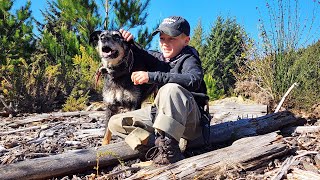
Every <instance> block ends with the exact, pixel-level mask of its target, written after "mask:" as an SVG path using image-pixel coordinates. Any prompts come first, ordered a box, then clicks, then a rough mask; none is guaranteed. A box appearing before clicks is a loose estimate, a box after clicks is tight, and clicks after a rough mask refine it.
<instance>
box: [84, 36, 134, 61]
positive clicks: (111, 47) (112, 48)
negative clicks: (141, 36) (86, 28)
mask: <svg viewBox="0 0 320 180" xmlns="http://www.w3.org/2000/svg"><path fill="white" fill-rule="evenodd" d="M90 43H92V44H94V45H95V46H96V48H97V50H98V53H99V55H100V57H101V61H102V64H103V66H104V67H110V66H116V65H117V64H119V63H121V62H122V60H123V59H124V57H125V56H126V55H127V52H128V48H129V47H128V42H126V41H125V40H124V39H123V37H122V35H121V33H120V32H119V31H107V30H106V31H95V32H93V33H92V34H91V35H90Z"/></svg>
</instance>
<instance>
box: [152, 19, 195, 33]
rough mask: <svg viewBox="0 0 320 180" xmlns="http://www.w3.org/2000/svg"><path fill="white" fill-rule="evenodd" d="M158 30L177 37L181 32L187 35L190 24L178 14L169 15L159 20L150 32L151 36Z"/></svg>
mask: <svg viewBox="0 0 320 180" xmlns="http://www.w3.org/2000/svg"><path fill="white" fill-rule="evenodd" d="M158 32H163V33H165V34H167V35H169V36H172V37H177V36H179V35H180V34H182V33H184V34H185V35H187V36H189V35H190V24H189V23H188V21H187V20H185V19H184V18H182V17H180V16H170V17H168V18H165V19H164V20H163V21H162V22H161V24H160V25H159V27H158V28H157V29H156V30H155V31H154V32H153V33H152V36H154V35H156V34H157V33H158Z"/></svg>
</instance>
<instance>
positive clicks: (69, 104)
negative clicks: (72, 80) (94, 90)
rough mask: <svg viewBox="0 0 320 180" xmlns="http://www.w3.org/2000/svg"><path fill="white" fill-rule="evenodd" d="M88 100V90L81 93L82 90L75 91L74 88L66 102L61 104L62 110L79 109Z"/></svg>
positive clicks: (84, 106)
mask: <svg viewBox="0 0 320 180" xmlns="http://www.w3.org/2000/svg"><path fill="white" fill-rule="evenodd" d="M88 102H89V91H88V92H87V93H85V94H84V93H83V91H76V89H74V90H73V91H72V93H71V94H70V96H69V97H68V99H67V101H66V103H65V104H64V105H63V108H62V110H63V111H81V110H84V109H85V108H86V107H87V103H88Z"/></svg>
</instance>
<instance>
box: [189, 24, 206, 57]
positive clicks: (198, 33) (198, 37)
mask: <svg viewBox="0 0 320 180" xmlns="http://www.w3.org/2000/svg"><path fill="white" fill-rule="evenodd" d="M204 40H205V37H204V33H203V27H202V24H201V20H199V21H198V24H197V26H196V27H195V29H194V31H193V36H192V37H191V39H190V42H189V45H190V46H192V47H194V48H195V49H196V50H197V51H198V52H199V56H200V59H202V58H203V57H204Z"/></svg>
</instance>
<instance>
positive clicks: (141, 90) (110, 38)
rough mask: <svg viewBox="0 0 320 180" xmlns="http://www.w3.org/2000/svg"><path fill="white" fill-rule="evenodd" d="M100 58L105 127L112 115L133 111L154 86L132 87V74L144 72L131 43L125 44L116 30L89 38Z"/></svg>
mask: <svg viewBox="0 0 320 180" xmlns="http://www.w3.org/2000/svg"><path fill="white" fill-rule="evenodd" d="M90 42H92V43H95V45H96V49H97V50H98V53H99V56H100V58H101V64H102V66H101V67H100V69H99V73H101V74H102V76H103V78H104V85H103V92H102V94H103V100H104V102H105V104H106V115H107V116H106V125H108V121H109V119H110V117H111V116H112V115H114V114H118V113H122V112H127V111H132V110H135V109H138V108H140V107H141V103H142V102H143V101H144V100H145V99H146V98H147V97H148V96H149V95H150V94H152V93H153V91H154V90H155V86H154V85H150V84H142V85H134V84H133V82H132V81H131V74H132V72H134V71H147V69H146V67H145V65H144V63H143V62H141V61H139V58H135V52H133V50H132V49H131V46H133V44H132V42H131V43H129V42H127V41H125V40H124V39H123V37H122V35H121V33H120V32H119V31H95V32H94V33H92V34H91V35H90Z"/></svg>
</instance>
